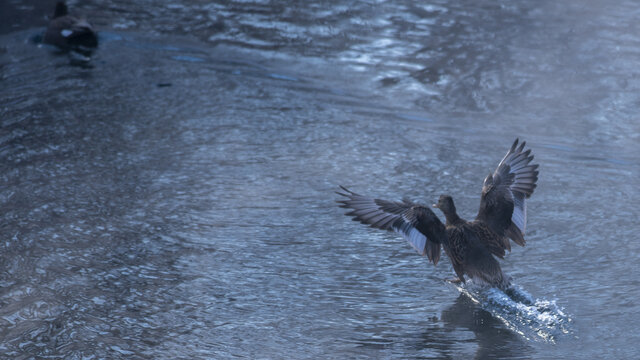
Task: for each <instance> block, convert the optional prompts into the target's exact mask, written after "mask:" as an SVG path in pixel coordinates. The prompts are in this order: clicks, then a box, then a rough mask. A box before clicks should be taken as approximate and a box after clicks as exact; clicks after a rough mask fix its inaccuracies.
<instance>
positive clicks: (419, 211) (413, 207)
mask: <svg viewBox="0 0 640 360" xmlns="http://www.w3.org/2000/svg"><path fill="white" fill-rule="evenodd" d="M340 188H341V190H342V192H339V191H338V192H336V193H337V194H338V195H341V196H344V197H345V198H346V199H342V200H338V201H337V202H338V203H340V204H342V205H341V206H340V207H342V208H347V209H351V211H350V212H348V213H346V214H345V215H347V216H351V217H353V220H354V221H359V222H361V223H363V224H367V225H370V226H371V227H374V228H376V229H382V230H389V231H395V232H397V233H399V234H400V235H402V236H403V237H404V238H405V239H406V240H407V241H408V242H409V244H411V246H413V248H414V249H415V250H416V251H417V252H418V253H419V254H420V255H423V256H424V255H425V254H426V255H427V257H428V259H429V261H431V262H432V263H433V264H434V265H436V264H437V263H438V260H440V252H441V244H442V243H443V242H445V241H446V240H447V238H446V236H447V235H446V232H445V227H444V225H443V224H442V222H441V221H440V219H438V217H437V216H436V215H435V214H434V213H433V211H431V209H429V208H428V207H425V206H422V205H419V204H416V203H413V202H411V201H409V200H406V199H405V200H402V201H401V202H399V201H387V200H380V199H374V198H370V197H367V196H363V195H360V194H357V193H355V192H353V191H351V190H349V189H347V188H345V187H343V186H340Z"/></svg>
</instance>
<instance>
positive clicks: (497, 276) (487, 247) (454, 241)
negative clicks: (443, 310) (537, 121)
mask: <svg viewBox="0 0 640 360" xmlns="http://www.w3.org/2000/svg"><path fill="white" fill-rule="evenodd" d="M518 142H519V140H518V139H516V140H515V142H514V143H513V145H512V146H511V148H510V149H509V151H508V152H507V154H506V155H505V156H504V158H503V159H502V161H500V163H499V164H498V167H497V168H496V170H495V171H494V172H493V173H492V174H489V175H488V176H487V177H486V178H485V179H484V183H483V186H482V195H481V198H480V209H479V210H478V214H477V215H476V218H475V220H472V221H467V220H464V219H462V218H461V217H460V216H459V215H458V213H457V212H456V207H455V204H454V202H453V198H452V197H451V196H449V195H442V196H440V198H439V200H438V202H437V203H436V204H434V205H433V207H434V208H437V209H439V210H440V211H441V212H442V213H443V214H444V217H445V219H446V221H445V223H444V224H443V223H442V222H441V221H440V219H439V218H438V217H437V216H436V214H435V213H434V212H433V211H432V210H431V209H430V208H429V207H427V206H423V205H420V204H417V203H414V202H412V201H409V200H402V201H399V202H396V201H387V200H380V199H374V198H370V197H367V196H363V195H360V194H357V193H355V192H353V191H351V190H349V189H347V188H345V187H343V186H340V188H341V191H338V192H337V194H339V195H341V196H343V197H344V198H343V199H341V200H338V203H340V204H341V205H340V207H342V208H347V209H350V210H351V211H349V212H347V213H346V214H345V215H347V216H351V217H353V220H355V221H359V222H361V223H363V224H367V225H370V226H372V227H374V228H377V229H382V230H390V231H395V232H397V233H399V234H400V235H402V236H403V237H404V238H405V239H406V240H407V241H408V242H409V243H410V244H411V245H412V246H413V248H414V249H415V250H416V251H417V252H418V253H419V254H420V255H422V256H424V255H426V256H427V258H428V260H429V261H430V262H432V263H433V264H434V265H437V264H438V261H439V260H440V254H441V252H442V249H444V252H445V254H447V256H448V257H449V259H450V260H451V264H452V265H453V270H454V271H455V273H456V275H457V279H455V281H456V282H462V283H465V282H466V279H465V276H467V277H468V278H470V279H473V280H474V282H479V283H482V284H486V285H489V286H495V287H498V288H501V289H506V288H508V287H509V285H510V280H509V277H508V276H507V275H505V274H504V273H503V272H502V269H501V268H500V263H499V262H498V261H497V259H496V257H497V258H500V259H504V256H505V252H506V251H511V243H510V241H513V242H515V243H516V244H518V245H520V246H524V245H525V239H524V235H525V230H526V227H527V204H526V199H528V198H529V197H530V196H531V195H532V194H533V190H534V189H535V188H536V182H537V180H538V170H537V169H538V164H531V161H532V160H533V155H531V149H529V150H526V151H525V145H526V142H524V141H523V142H522V143H521V144H520V145H518Z"/></svg>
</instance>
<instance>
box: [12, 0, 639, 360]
mask: <svg viewBox="0 0 640 360" xmlns="http://www.w3.org/2000/svg"><path fill="white" fill-rule="evenodd" d="M72 5H73V8H75V9H78V10H81V11H83V12H85V13H86V14H88V15H89V16H90V18H91V19H92V20H93V22H94V23H95V25H96V27H97V28H98V29H99V30H100V32H101V46H100V49H99V50H98V51H97V52H96V54H94V56H93V59H92V60H91V62H90V63H88V64H85V66H74V65H73V64H71V63H70V61H69V58H68V57H67V56H66V55H64V54H57V53H56V52H55V51H52V50H51V49H49V48H47V47H38V46H36V45H34V44H32V43H30V42H29V41H28V39H29V38H30V37H31V36H32V35H34V34H36V33H37V32H39V31H41V29H42V28H41V27H39V26H44V23H45V21H44V20H43V16H44V14H43V13H40V12H38V10H39V9H41V8H42V9H46V7H45V6H43V5H41V4H38V5H33V4H31V3H30V2H11V3H10V4H8V5H6V4H5V5H3V6H4V8H6V9H8V10H7V11H10V12H11V14H14V15H15V16H12V17H11V18H12V19H13V18H15V20H12V21H13V23H12V24H13V25H16V26H13V25H12V26H11V27H2V31H3V34H2V35H0V157H1V158H2V161H1V162H0V174H1V175H0V181H1V184H2V185H1V186H0V204H1V206H2V209H3V211H2V213H1V215H0V216H1V218H0V227H1V232H0V234H1V235H2V237H1V238H0V246H1V254H2V256H1V257H0V339H2V341H0V354H3V356H4V357H6V358H31V357H47V356H49V357H66V358H78V359H80V358H92V357H93V358H179V357H183V358H232V357H248V358H430V359H442V358H444V359H451V358H479V359H482V358H499V359H523V358H524V359H528V358H602V359H619V358H634V357H637V356H638V354H639V353H640V349H639V348H638V346H637V345H635V344H637V343H638V340H640V338H639V336H638V332H637V326H636V324H637V323H638V322H639V321H640V317H639V314H640V307H639V305H638V304H637V299H638V297H639V296H640V286H639V285H640V283H639V282H638V280H637V279H636V277H635V276H634V275H635V273H634V269H635V268H636V267H637V265H638V264H639V263H640V261H639V260H640V255H639V250H640V249H639V248H640V245H638V244H639V242H638V241H637V240H638V235H637V234H638V230H640V228H639V226H638V223H637V219H638V217H639V211H638V207H637V204H638V203H639V201H640V198H639V195H638V191H637V189H638V187H639V185H640V181H639V180H638V179H639V177H640V160H639V158H638V155H637V154H638V150H640V147H639V145H638V143H639V140H640V135H639V134H640V122H638V121H637V120H638V119H637V113H638V111H637V106H638V103H640V95H638V94H640V92H638V90H639V89H640V80H639V79H640V70H639V69H640V66H639V65H640V56H639V55H640V38H638V36H637V34H638V33H639V32H638V31H637V30H640V29H638V24H637V21H636V20H637V16H638V12H639V11H640V10H639V9H640V8H638V7H637V5H636V4H634V3H633V2H621V3H618V4H617V5H616V6H615V7H612V6H607V5H608V3H607V2H604V1H603V2H598V1H593V2H590V3H589V4H585V3H584V2H578V1H576V2H572V1H565V2H560V3H556V2H544V1H543V2H536V3H528V2H513V1H509V2H506V1H505V2H495V1H487V2H482V1H480V2H478V1H464V2H457V3H455V4H452V3H449V2H447V1H438V2H431V3H423V4H414V3H413V2H408V1H407V2H403V1H400V2H358V3H356V4H351V3H347V2H343V3H341V2H333V3H324V2H301V3H289V4H286V3H270V2H268V1H264V2H260V1H256V2H245V1H237V2H235V1H230V2H216V3H210V2H204V1H203V2H199V1H180V2H174V3H172V4H170V5H162V6H160V5H158V4H156V3H155V2H151V1H142V2H136V3H135V4H123V3H121V2H114V1H106V2H105V1H100V2H98V1H87V2H82V3H81V4H78V3H74V4H72ZM587 5H588V6H587ZM4 8H3V9H4ZM3 11H4V10H3ZM25 19H30V20H31V21H26V20H25ZM30 24H33V26H31V25H30ZM76 65H77V64H76ZM516 137H520V138H522V139H525V140H527V141H528V143H529V144H530V146H531V148H532V149H533V152H534V154H535V156H536V161H537V162H538V163H540V165H541V167H540V179H539V182H538V188H537V189H536V192H535V194H534V195H533V197H532V198H531V201H530V202H529V203H528V204H529V219H528V234H527V241H528V245H527V247H525V248H520V247H518V248H514V250H513V252H512V253H511V254H510V255H508V256H507V258H506V259H505V261H503V268H504V270H505V271H506V272H507V273H508V274H509V275H511V276H512V277H513V278H514V282H515V283H516V284H517V285H518V286H520V287H521V288H522V289H524V290H525V291H526V292H527V293H529V294H531V296H532V297H534V298H535V299H541V300H542V301H550V302H554V304H555V305H556V306H557V307H558V309H560V310H562V311H563V312H564V313H565V314H567V316H568V317H570V318H571V319H572V324H571V326H570V332H569V333H568V334H566V335H564V336H560V337H558V338H557V339H555V341H553V342H551V341H544V340H540V339H536V338H535V337H530V336H529V337H527V336H523V335H522V334H520V333H518V332H517V331H513V329H512V328H510V327H509V326H507V325H506V324H505V323H504V322H503V321H502V320H501V319H500V318H499V317H497V316H495V313H492V312H491V311H487V308H486V307H483V306H481V305H479V304H477V303H474V302H473V301H471V300H470V299H469V298H468V297H466V296H464V295H461V294H460V293H459V291H457V290H456V289H455V288H454V287H452V286H450V285H447V284H446V283H445V282H444V281H443V280H444V279H446V278H450V277H451V276H452V274H453V272H452V270H451V268H450V265H449V263H448V261H447V260H445V261H443V262H442V263H440V264H439V265H438V267H436V268H434V267H433V266H430V265H428V264H427V262H426V259H424V258H421V257H419V256H417V255H416V254H415V252H414V251H413V250H412V249H411V248H410V246H409V245H407V244H405V243H404V241H403V240H402V239H400V238H399V237H398V236H396V235H394V234H391V233H381V232H379V231H375V230H373V229H368V228H366V227H364V226H361V225H359V224H357V223H354V222H352V221H350V220H349V219H348V218H347V217H345V216H344V215H343V214H342V209H339V208H338V207H337V206H336V204H335V202H334V201H335V199H336V197H337V196H336V195H335V194H333V191H334V190H336V189H337V185H338V184H343V185H346V186H349V187H351V188H353V190H356V191H358V192H360V193H364V194H369V195H371V196H376V197H383V198H388V199H390V200H394V199H400V198H402V197H403V196H407V197H409V198H412V199H414V200H416V201H420V202H423V203H425V204H430V203H432V202H433V201H435V199H437V197H438V196H439V195H440V194H443V193H448V194H452V195H453V196H454V199H455V200H456V204H457V207H458V209H459V212H460V213H461V214H462V216H463V217H466V218H472V217H474V216H475V213H476V211H477V206H478V203H479V195H480V190H481V183H482V179H483V178H484V177H485V176H486V175H487V173H489V172H490V171H492V170H493V168H494V167H495V166H496V165H497V162H498V161H499V159H500V158H501V157H502V156H503V154H504V153H505V152H506V150H507V149H508V147H509V146H510V144H511V143H512V141H513V139H514V138H516Z"/></svg>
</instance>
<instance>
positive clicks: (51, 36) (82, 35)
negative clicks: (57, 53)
mask: <svg viewBox="0 0 640 360" xmlns="http://www.w3.org/2000/svg"><path fill="white" fill-rule="evenodd" d="M42 41H43V42H44V43H46V44H51V45H55V46H57V47H58V48H59V49H61V50H63V51H69V50H73V51H79V52H82V53H90V52H91V50H93V49H95V48H96V47H97V46H98V36H97V35H96V33H95V31H94V30H93V27H92V26H91V24H89V22H88V21H87V20H85V19H83V18H79V17H75V16H73V15H70V14H69V11H68V8H67V5H66V4H65V3H64V2H63V1H59V2H58V3H57V4H56V9H55V11H54V13H53V17H52V18H51V21H50V22H49V26H47V30H46V31H45V33H44V38H43V39H42Z"/></svg>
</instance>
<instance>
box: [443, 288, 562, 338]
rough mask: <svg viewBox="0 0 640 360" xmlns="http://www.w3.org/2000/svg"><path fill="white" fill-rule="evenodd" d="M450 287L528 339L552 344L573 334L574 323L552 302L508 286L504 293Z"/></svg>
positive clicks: (498, 290)
mask: <svg viewBox="0 0 640 360" xmlns="http://www.w3.org/2000/svg"><path fill="white" fill-rule="evenodd" d="M453 285H454V286H455V287H456V288H457V289H458V291H460V292H461V293H462V294H464V295H466V296H467V297H469V298H470V299H471V300H473V301H474V302H475V303H477V304H479V305H480V307H482V309H484V310H486V311H488V312H490V313H491V314H492V315H493V316H494V317H495V318H497V319H499V320H501V321H502V322H503V323H504V324H505V325H506V326H507V328H509V329H511V330H512V331H514V332H516V333H518V334H520V335H522V336H523V337H524V338H526V339H528V340H538V341H546V342H551V343H555V342H556V341H557V340H558V339H559V338H560V337H562V336H566V335H569V334H571V332H572V331H571V323H572V322H573V320H572V319H571V317H570V316H568V315H567V314H565V312H564V311H563V308H561V307H559V306H558V305H557V304H556V301H555V300H546V299H536V298H534V297H533V296H532V295H531V294H529V293H528V292H526V291H525V290H524V289H522V288H521V287H520V286H518V285H515V284H514V285H511V286H510V287H509V288H508V289H506V290H504V291H502V290H500V289H498V288H495V287H486V286H481V285H478V284H473V283H467V284H466V285H458V284H453Z"/></svg>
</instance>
